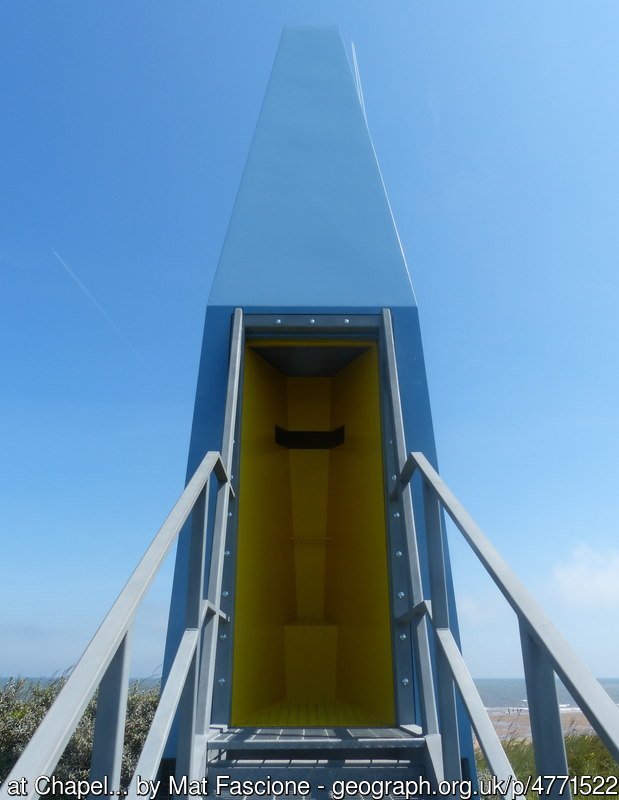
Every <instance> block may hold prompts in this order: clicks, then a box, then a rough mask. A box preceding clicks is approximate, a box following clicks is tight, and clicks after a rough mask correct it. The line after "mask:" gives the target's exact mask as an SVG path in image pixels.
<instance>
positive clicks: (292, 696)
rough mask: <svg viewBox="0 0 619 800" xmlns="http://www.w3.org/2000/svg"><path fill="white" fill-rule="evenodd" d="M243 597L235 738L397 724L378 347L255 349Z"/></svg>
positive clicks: (245, 466) (246, 450) (243, 473)
mask: <svg viewBox="0 0 619 800" xmlns="http://www.w3.org/2000/svg"><path fill="white" fill-rule="evenodd" d="M342 426H343V428H344V431H343V442H342V443H340V444H335V445H333V444H331V445H327V446H324V447H321V446H316V441H318V445H320V440H316V441H314V440H313V439H312V437H313V436H314V437H315V436H316V435H319V434H313V433H312V432H323V434H324V435H326V433H328V432H333V431H336V430H337V429H341V428H342ZM276 428H280V429H282V430H283V431H287V432H291V433H290V436H291V437H294V436H295V435H297V438H298V436H299V434H295V432H299V431H300V432H305V433H303V434H302V436H301V439H303V436H305V438H306V439H307V440H308V441H309V442H310V445H311V446H310V447H306V446H305V445H304V444H303V442H304V441H305V440H303V441H302V442H301V446H286V445H282V444H278V443H277V442H276V435H275V429H276ZM329 436H331V434H330V433H329ZM312 442H313V444H312ZM235 597H236V601H235V612H234V654H233V676H232V677H233V680H232V720H231V721H232V724H233V725H241V726H242V725H257V726H314V725H356V724H360V725H392V724H394V687H393V669H392V658H391V623H390V610H389V590H388V573H387V544H386V529H385V502H384V490H383V467H382V441H381V422H380V397H379V382H378V360H377V351H376V346H375V345H374V344H373V343H369V342H358V343H356V342H351V341H346V342H335V341H325V342H309V341H304V342H281V341H280V342H250V343H249V344H248V346H247V347H246V352H245V362H244V376H243V392H242V419H241V460H240V476H239V525H238V537H237V566H236V588H235Z"/></svg>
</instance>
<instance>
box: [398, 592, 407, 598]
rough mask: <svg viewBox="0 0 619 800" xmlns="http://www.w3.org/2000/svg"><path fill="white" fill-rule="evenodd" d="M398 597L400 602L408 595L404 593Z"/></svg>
mask: <svg viewBox="0 0 619 800" xmlns="http://www.w3.org/2000/svg"><path fill="white" fill-rule="evenodd" d="M398 597H399V598H400V600H404V598H405V597H406V595H405V594H404V592H398Z"/></svg>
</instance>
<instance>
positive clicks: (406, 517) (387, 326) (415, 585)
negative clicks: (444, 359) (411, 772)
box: [382, 308, 443, 772]
mask: <svg viewBox="0 0 619 800" xmlns="http://www.w3.org/2000/svg"><path fill="white" fill-rule="evenodd" d="M382 325H383V338H384V344H385V353H386V358H387V370H388V380H389V393H390V398H391V413H392V417H393V427H394V436H395V448H396V458H397V467H398V472H399V473H401V472H402V470H403V469H404V466H405V464H406V442H405V433H404V416H403V414H402V406H401V403H400V386H399V381H398V366H397V361H396V353H395V342H394V337H393V327H392V324H391V312H390V311H389V309H387V308H386V309H383V313H382ZM401 504H402V512H401V513H402V515H403V521H404V529H405V536H406V546H407V550H408V559H407V561H408V567H409V581H410V585H411V591H412V603H413V604H414V605H416V604H417V603H421V602H422V601H423V600H424V599H425V598H424V596H423V585H422V581H421V567H420V563H419V552H418V549H417V535H416V531H415V520H414V516H413V502H412V497H411V491H410V486H407V487H406V488H405V490H404V491H403V492H402V496H401ZM394 513H399V512H394ZM409 604H410V601H409ZM396 616H399V614H398V613H397V611H396ZM413 638H414V642H413V644H414V647H415V660H416V663H417V666H418V670H419V677H420V684H421V686H420V687H419V688H420V691H419V696H420V700H421V717H422V719H421V722H422V725H423V727H424V730H425V731H426V733H428V734H431V735H432V734H437V733H439V723H438V714H437V708H436V696H435V693H434V677H433V674H432V661H431V657H430V638H429V633H428V627H427V623H426V620H425V619H424V618H421V619H420V620H419V622H418V624H417V627H416V636H414V637H413ZM436 770H437V771H438V772H442V771H443V767H442V765H437V766H436Z"/></svg>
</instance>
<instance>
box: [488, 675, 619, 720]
mask: <svg viewBox="0 0 619 800" xmlns="http://www.w3.org/2000/svg"><path fill="white" fill-rule="evenodd" d="M598 680H599V682H600V683H601V684H602V686H603V688H604V689H605V690H606V691H607V692H608V694H609V695H610V697H611V700H613V701H614V702H615V704H616V705H618V706H619V678H598ZM475 685H476V686H477V691H478V692H479V695H480V697H481V699H482V702H483V704H484V705H485V707H486V708H487V709H488V711H494V712H499V711H503V712H505V711H517V710H518V709H523V710H527V709H528V707H529V706H528V704H527V690H526V687H525V683H524V678H476V679H475ZM557 697H558V700H559V708H560V710H561V711H562V712H566V713H567V712H570V711H575V710H577V709H578V705H577V704H576V702H575V701H574V698H573V697H572V696H571V695H570V693H569V692H568V691H567V689H566V688H565V687H564V686H563V684H562V683H560V682H559V681H557Z"/></svg>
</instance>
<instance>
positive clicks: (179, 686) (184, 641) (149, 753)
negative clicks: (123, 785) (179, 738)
mask: <svg viewBox="0 0 619 800" xmlns="http://www.w3.org/2000/svg"><path fill="white" fill-rule="evenodd" d="M199 635H200V632H199V631H198V629H197V628H190V629H188V630H186V631H185V632H184V633H183V636H182V638H181V642H180V644H179V646H178V650H177V651H176V656H175V657H174V662H173V663H172V668H171V669H170V674H169V675H168V680H167V681H166V684H165V686H164V687H163V691H162V692H161V698H160V700H159V705H158V706H157V710H156V711H155V716H154V717H153V721H152V724H151V726H150V729H149V731H148V735H147V736H146V741H145V742H144V747H143V749H142V753H141V755H140V758H139V760H138V763H137V766H136V768H135V773H134V775H133V779H132V780H131V783H130V785H129V792H128V797H129V798H131V800H136V799H137V797H138V796H139V795H138V794H137V780H138V777H140V778H142V779H143V780H154V779H155V778H156V776H157V771H158V769H159V764H160V762H161V757H162V755H163V749H164V747H165V744H166V742H167V740H168V734H169V733H170V728H171V727H172V722H173V720H174V715H175V713H176V709H177V707H178V704H179V701H180V698H181V694H182V692H183V689H184V687H185V684H186V679H187V674H188V673H189V670H190V667H191V664H192V661H193V656H194V653H195V651H196V646H197V644H198V639H199Z"/></svg>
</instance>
